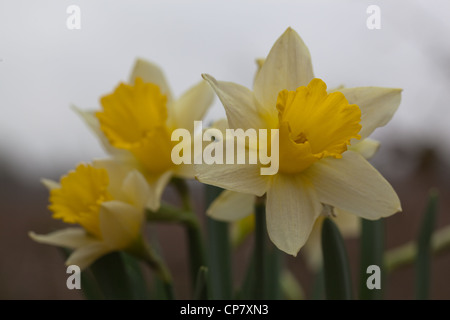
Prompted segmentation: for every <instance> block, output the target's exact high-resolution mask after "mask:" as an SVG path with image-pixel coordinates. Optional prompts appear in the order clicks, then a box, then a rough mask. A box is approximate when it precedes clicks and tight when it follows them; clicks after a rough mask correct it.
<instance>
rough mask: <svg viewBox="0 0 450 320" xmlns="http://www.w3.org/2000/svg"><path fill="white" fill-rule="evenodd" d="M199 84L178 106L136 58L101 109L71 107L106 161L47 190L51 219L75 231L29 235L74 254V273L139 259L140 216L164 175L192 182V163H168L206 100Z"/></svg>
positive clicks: (157, 75)
mask: <svg viewBox="0 0 450 320" xmlns="http://www.w3.org/2000/svg"><path fill="white" fill-rule="evenodd" d="M213 98H214V95H213V92H212V90H211V89H210V88H209V86H208V84H207V83H206V82H205V81H203V80H201V81H200V82H199V83H198V84H196V85H195V86H193V87H192V88H190V89H189V90H188V91H187V92H185V93H184V94H183V95H182V96H181V97H180V98H178V99H177V100H175V99H173V98H172V95H171V92H170V89H169V86H168V84H167V82H166V80H165V77H164V75H163V72H162V71H161V70H160V68H159V67H157V66H156V65H154V64H152V63H150V62H148V61H144V60H141V59H139V60H137V61H136V63H135V66H134V68H133V70H132V72H131V76H130V80H129V82H128V83H120V84H119V85H118V86H117V88H116V89H115V90H114V92H112V93H111V94H108V95H105V96H103V97H102V98H101V100H100V102H101V105H102V110H100V111H82V110H80V109H78V108H74V109H75V110H76V111H77V112H78V113H79V114H80V115H81V116H82V118H83V119H84V120H85V122H86V124H87V125H88V126H89V127H90V128H91V129H92V130H93V132H94V133H95V134H96V135H97V137H98V138H99V140H100V141H101V142H102V144H103V146H104V148H105V150H106V151H107V152H108V153H109V154H110V155H111V158H110V159H102V160H95V161H93V163H92V164H80V165H78V166H77V167H76V169H75V170H74V171H70V172H69V173H68V174H67V175H66V176H64V177H62V178H61V181H60V183H57V182H54V181H49V180H44V184H45V185H46V186H47V187H48V188H49V189H50V205H49V209H50V210H51V211H52V212H53V218H55V219H61V220H62V221H64V222H66V223H70V224H77V225H79V226H81V227H82V228H69V229H65V230H61V231H56V232H53V233H50V234H48V235H37V234H35V233H34V232H31V233H30V236H31V237H32V238H33V239H34V240H36V241H38V242H41V243H46V244H52V245H57V246H61V247H67V248H70V249H75V250H74V251H73V253H72V254H71V255H70V257H69V258H68V260H67V261H66V264H75V265H78V266H79V267H80V268H81V269H83V268H85V267H87V266H89V265H90V264H91V263H92V262H93V261H95V260H96V259H97V258H99V257H101V256H103V255H105V254H106V253H109V252H113V251H120V250H124V251H128V252H130V253H134V254H137V255H138V256H145V255H146V254H147V253H146V252H140V251H139V250H140V249H142V248H143V247H145V246H143V245H142V241H144V239H143V237H142V231H143V225H144V221H145V211H146V210H152V211H156V210H158V209H159V207H160V200H161V195H162V192H163V190H164V188H165V187H166V186H167V184H168V182H169V181H170V179H171V177H180V178H194V175H195V173H194V171H193V166H192V165H178V166H177V165H175V164H174V163H173V162H172V160H171V157H170V154H171V149H172V147H173V144H174V143H173V142H172V140H171V132H172V131H173V130H174V129H176V128H185V129H187V130H191V131H192V130H193V127H192V124H193V122H194V121H196V120H201V119H202V118H203V116H204V114H205V113H206V112H207V110H208V108H209V106H210V105H211V103H212V101H213Z"/></svg>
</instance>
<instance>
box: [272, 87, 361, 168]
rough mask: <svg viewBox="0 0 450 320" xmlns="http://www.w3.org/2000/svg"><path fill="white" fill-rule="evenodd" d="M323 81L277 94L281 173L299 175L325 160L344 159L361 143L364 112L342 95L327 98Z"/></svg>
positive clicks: (336, 93)
mask: <svg viewBox="0 0 450 320" xmlns="http://www.w3.org/2000/svg"><path fill="white" fill-rule="evenodd" d="M326 89H327V86H326V84H325V82H323V81H322V80H321V79H313V80H311V82H310V83H309V84H308V86H306V87H304V86H303V87H299V88H297V90H296V91H288V90H283V91H281V92H280V93H279V94H278V99H277V110H278V121H279V130H280V140H279V143H280V144H279V148H280V149H279V152H280V167H279V168H280V169H279V170H280V172H283V173H298V172H301V171H303V170H305V169H307V168H308V167H309V166H310V165H312V164H313V163H314V162H316V161H318V160H320V159H322V158H324V157H334V158H341V157H342V153H343V152H344V151H346V150H347V146H348V145H350V140H351V139H352V138H356V139H360V138H361V136H360V135H359V134H358V132H359V131H360V130H361V125H360V124H359V122H360V121H361V110H360V109H359V107H358V106H357V105H356V104H349V103H348V101H347V99H346V98H345V96H344V95H343V94H342V93H341V92H333V93H330V94H327V91H326Z"/></svg>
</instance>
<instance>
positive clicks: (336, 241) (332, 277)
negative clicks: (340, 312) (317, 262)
mask: <svg viewBox="0 0 450 320" xmlns="http://www.w3.org/2000/svg"><path fill="white" fill-rule="evenodd" d="M322 253H323V270H324V275H325V294H326V298H327V299H328V300H336V299H337V300H351V299H352V297H353V294H352V283H351V274H350V265H349V262H348V255H347V251H346V249H345V244H344V239H343V238H342V235H341V233H340V232H339V229H338V228H337V226H336V224H335V223H334V222H333V221H332V220H331V219H330V218H325V220H324V221H323V225H322Z"/></svg>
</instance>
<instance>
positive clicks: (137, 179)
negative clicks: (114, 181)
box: [122, 170, 152, 209]
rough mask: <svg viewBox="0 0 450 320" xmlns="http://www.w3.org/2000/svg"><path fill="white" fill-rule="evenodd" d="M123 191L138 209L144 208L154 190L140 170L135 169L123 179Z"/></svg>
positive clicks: (130, 202)
mask: <svg viewBox="0 0 450 320" xmlns="http://www.w3.org/2000/svg"><path fill="white" fill-rule="evenodd" d="M122 192H123V193H124V195H125V197H126V199H127V200H128V201H127V202H128V203H129V204H131V205H133V206H135V207H136V208H137V209H144V208H145V206H146V205H147V202H148V201H149V199H150V194H151V192H152V191H151V190H150V186H149V184H148V183H147V180H146V179H145V178H144V176H143V175H142V174H141V173H140V172H139V171H137V170H133V171H131V172H129V173H128V174H127V176H126V177H125V179H124V180H123V183H122Z"/></svg>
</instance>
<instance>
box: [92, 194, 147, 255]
mask: <svg viewBox="0 0 450 320" xmlns="http://www.w3.org/2000/svg"><path fill="white" fill-rule="evenodd" d="M99 218H100V230H101V232H102V236H103V242H104V243H105V244H106V245H107V246H108V247H110V248H111V249H115V250H121V249H125V248H127V247H128V246H129V245H130V244H131V243H132V242H133V241H135V240H136V239H137V238H138V237H139V235H140V234H141V227H142V224H143V222H144V213H143V210H140V209H137V208H136V207H134V206H132V205H130V204H127V203H125V202H121V201H116V200H114V201H107V202H103V203H102V205H101V207H100V217H99Z"/></svg>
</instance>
